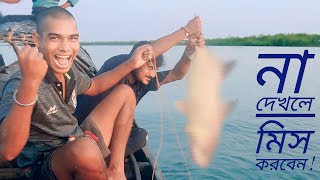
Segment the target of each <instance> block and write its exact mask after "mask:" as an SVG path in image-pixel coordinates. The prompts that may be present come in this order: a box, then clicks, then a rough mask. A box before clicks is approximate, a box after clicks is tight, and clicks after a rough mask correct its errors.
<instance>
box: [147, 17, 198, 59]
mask: <svg viewBox="0 0 320 180" xmlns="http://www.w3.org/2000/svg"><path fill="white" fill-rule="evenodd" d="M201 32H202V24H201V19H200V17H196V18H193V19H191V20H190V21H189V22H188V24H187V25H186V26H184V27H182V28H180V29H178V30H177V31H175V32H173V33H171V34H169V35H167V36H164V37H162V38H159V39H157V40H155V41H153V42H152V43H151V45H152V47H153V49H154V54H155V56H156V57H157V56H159V55H160V54H163V53H164V52H167V51H168V50H169V49H170V48H172V47H173V46H175V45H176V44H178V43H179V42H181V41H182V40H184V39H185V38H188V37H187V35H189V36H192V35H196V34H200V33H201Z"/></svg>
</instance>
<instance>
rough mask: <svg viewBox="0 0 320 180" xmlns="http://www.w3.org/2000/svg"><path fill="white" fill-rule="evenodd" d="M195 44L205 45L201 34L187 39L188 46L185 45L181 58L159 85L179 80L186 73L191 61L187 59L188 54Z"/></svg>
mask: <svg viewBox="0 0 320 180" xmlns="http://www.w3.org/2000/svg"><path fill="white" fill-rule="evenodd" d="M195 46H199V47H204V46H205V39H204V36H203V35H200V36H199V37H197V38H190V39H189V43H188V46H187V47H186V49H185V51H184V53H183V54H182V57H181V59H180V60H179V61H178V63H177V64H176V65H175V66H174V68H173V69H172V70H171V71H170V72H169V74H168V75H167V77H166V78H165V79H164V80H163V81H161V82H160V86H161V85H163V84H166V83H170V82H173V81H176V80H181V79H182V78H183V77H184V76H185V75H186V74H187V72H188V70H189V68H190V65H191V61H190V59H189V56H188V54H189V53H192V52H193V51H194V47H195Z"/></svg>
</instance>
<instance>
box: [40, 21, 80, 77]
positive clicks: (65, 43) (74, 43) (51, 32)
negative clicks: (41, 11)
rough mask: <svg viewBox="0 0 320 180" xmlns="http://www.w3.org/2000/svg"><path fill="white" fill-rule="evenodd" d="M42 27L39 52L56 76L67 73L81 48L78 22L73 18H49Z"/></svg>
mask: <svg viewBox="0 0 320 180" xmlns="http://www.w3.org/2000/svg"><path fill="white" fill-rule="evenodd" d="M42 26H43V28H42V32H41V34H40V35H39V36H38V38H39V43H38V44H37V45H38V47H39V51H40V52H41V53H42V54H43V58H44V60H46V61H47V63H48V66H49V68H50V69H51V70H52V71H53V73H54V74H55V75H56V76H59V75H62V74H65V73H67V72H68V71H69V69H70V68H71V65H72V63H73V61H74V58H75V57H76V56H77V54H78V52H79V48H80V44H79V33H78V30H77V25H76V22H75V21H74V19H72V18H65V19H59V18H58V19H57V18H51V17H48V18H47V19H46V20H45V22H43V25H42Z"/></svg>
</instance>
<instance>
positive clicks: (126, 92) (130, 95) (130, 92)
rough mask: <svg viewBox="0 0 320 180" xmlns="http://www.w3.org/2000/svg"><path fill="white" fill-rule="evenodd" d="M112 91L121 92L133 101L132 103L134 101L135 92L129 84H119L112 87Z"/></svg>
mask: <svg viewBox="0 0 320 180" xmlns="http://www.w3.org/2000/svg"><path fill="white" fill-rule="evenodd" d="M113 91H115V92H117V93H119V94H121V95H122V96H123V97H126V98H127V99H128V100H132V101H134V103H136V96H135V93H134V91H133V89H132V88H131V87H130V86H128V85H126V84H120V85H119V86H117V87H116V88H115V89H113Z"/></svg>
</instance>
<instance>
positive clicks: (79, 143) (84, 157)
mask: <svg viewBox="0 0 320 180" xmlns="http://www.w3.org/2000/svg"><path fill="white" fill-rule="evenodd" d="M65 146H66V147H62V148H61V149H60V150H59V151H57V152H56V154H55V155H54V156H56V155H57V156H59V157H53V158H54V159H56V160H57V161H56V162H58V164H61V163H68V164H70V165H71V167H79V168H84V169H88V168H89V169H90V168H91V167H95V168H97V169H103V168H104V167H103V164H101V162H103V157H102V154H101V151H100V149H99V147H98V145H97V144H96V143H95V142H94V140H93V139H91V138H90V137H83V138H79V139H78V140H75V141H73V142H70V143H68V144H66V145H65ZM99 165H100V166H99Z"/></svg>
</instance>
